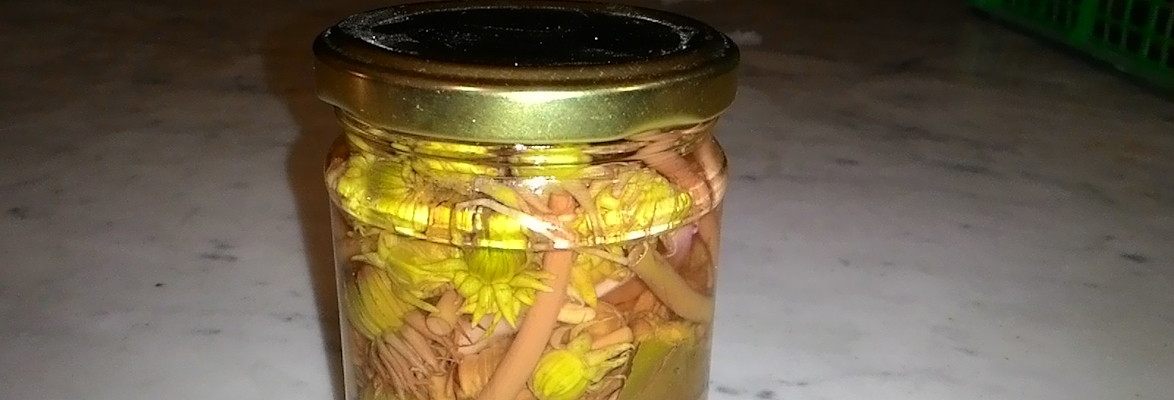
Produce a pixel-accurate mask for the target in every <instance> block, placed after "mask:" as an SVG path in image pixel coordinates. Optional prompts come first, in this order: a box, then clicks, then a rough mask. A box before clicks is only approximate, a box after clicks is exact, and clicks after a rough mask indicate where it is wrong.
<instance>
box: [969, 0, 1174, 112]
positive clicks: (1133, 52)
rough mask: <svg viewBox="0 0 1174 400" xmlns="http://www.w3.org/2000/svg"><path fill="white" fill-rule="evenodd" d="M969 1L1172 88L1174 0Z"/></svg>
mask: <svg viewBox="0 0 1174 400" xmlns="http://www.w3.org/2000/svg"><path fill="white" fill-rule="evenodd" d="M968 1H969V2H970V6H971V7H974V8H975V9H978V10H981V11H984V12H986V13H987V14H990V15H991V16H992V17H994V18H995V19H999V20H1002V21H1005V22H1008V23H1010V24H1012V25H1017V26H1020V27H1022V28H1026V29H1028V30H1030V31H1032V32H1035V33H1037V34H1040V35H1042V36H1045V37H1048V38H1051V39H1054V40H1058V41H1061V42H1063V43H1065V44H1067V45H1068V46H1070V47H1072V48H1074V49H1075V50H1077V51H1080V52H1083V53H1085V54H1088V55H1089V56H1092V57H1093V58H1096V59H1099V60H1102V61H1105V62H1108V63H1111V64H1113V65H1114V66H1116V67H1117V68H1118V69H1120V70H1121V71H1124V72H1125V73H1127V74H1130V75H1133V76H1136V77H1138V78H1141V79H1142V80H1144V81H1147V82H1149V83H1151V84H1153V85H1155V86H1158V87H1159V88H1162V89H1166V90H1172V89H1174V35H1171V29H1172V28H1174V0H968Z"/></svg>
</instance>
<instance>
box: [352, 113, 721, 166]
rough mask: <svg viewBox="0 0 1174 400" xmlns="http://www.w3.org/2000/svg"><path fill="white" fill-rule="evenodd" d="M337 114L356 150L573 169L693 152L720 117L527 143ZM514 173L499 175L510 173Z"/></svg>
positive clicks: (371, 152)
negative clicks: (618, 134)
mask: <svg viewBox="0 0 1174 400" xmlns="http://www.w3.org/2000/svg"><path fill="white" fill-rule="evenodd" d="M337 117H338V119H339V121H340V122H341V125H342V126H343V129H344V131H345V137H346V140H347V142H348V144H349V145H350V146H351V148H352V149H353V150H356V151H360V152H364V153H370V154H372V155H375V156H380V157H392V158H404V157H411V158H425V159H434V160H436V161H440V162H443V161H461V162H465V163H476V164H479V165H482V166H484V167H487V168H501V169H511V168H513V169H517V168H519V167H522V168H525V167H535V168H550V169H551V170H560V169H570V168H574V167H585V166H590V165H600V164H606V163H625V162H646V161H648V160H649V159H658V158H663V157H670V156H672V155H673V154H676V155H685V154H690V153H693V152H694V151H696V150H697V148H698V147H699V146H701V145H703V144H704V143H706V142H708V141H712V126H713V124H714V123H715V121H716V118H715V119H711V120H707V121H703V122H701V123H698V124H694V125H687V126H676V127H670V128H665V129H659V130H653V131H648V132H643V133H638V134H635V135H632V136H629V137H627V138H624V139H621V140H615V141H609V142H593V143H561V144H525V143H516V144H510V143H485V142H481V143H478V142H470V141H456V140H449V139H443V138H436V137H430V136H424V135H415V134H410V133H404V132H397V131H392V130H387V129H382V128H379V127H377V126H374V125H371V124H369V123H367V122H365V121H363V120H361V119H359V118H357V117H355V116H354V115H353V114H350V113H347V112H345V111H341V110H338V111H337ZM507 175H510V174H509V173H505V174H504V175H499V176H507Z"/></svg>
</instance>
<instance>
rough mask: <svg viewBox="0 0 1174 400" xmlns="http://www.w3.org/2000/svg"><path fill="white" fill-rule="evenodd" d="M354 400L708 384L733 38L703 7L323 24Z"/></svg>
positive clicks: (648, 397) (487, 11) (495, 12)
mask: <svg viewBox="0 0 1174 400" xmlns="http://www.w3.org/2000/svg"><path fill="white" fill-rule="evenodd" d="M314 50H315V54H316V56H317V63H316V66H315V71H316V76H317V79H318V84H319V95H320V97H321V98H322V99H323V100H324V101H326V102H328V103H329V104H331V105H333V106H334V107H335V109H336V112H337V116H338V120H339V121H340V123H341V125H342V127H343V132H344V133H343V135H342V136H341V137H340V138H339V139H338V141H337V142H336V144H335V146H334V147H333V149H332V150H331V152H330V155H329V158H328V161H327V166H326V171H325V178H326V182H327V187H328V188H329V191H330V193H329V194H330V198H331V200H332V209H333V218H334V238H335V249H336V259H337V271H338V293H339V307H340V315H341V323H342V332H343V333H342V339H343V349H344V352H343V353H344V354H343V359H344V373H345V375H346V377H345V380H344V381H345V385H346V390H345V392H346V396H347V397H346V398H347V399H380V400H382V399H387V400H515V399H539V400H615V399H619V400H693V399H704V398H705V397H706V389H707V381H708V369H709V356H710V343H711V338H712V332H713V330H712V321H713V312H714V282H715V272H716V260H717V254H718V237H719V227H718V225H719V219H720V210H721V207H720V206H721V200H722V196H723V193H724V191H725V182H726V160H725V156H724V154H723V152H722V150H721V149H720V147H719V145H718V143H717V142H716V141H715V139H714V137H713V134H712V132H713V127H714V125H715V123H716V121H717V119H718V117H719V116H720V114H721V113H722V112H723V111H724V110H725V109H726V107H728V106H729V104H730V103H731V101H732V100H733V97H734V94H735V90H736V87H737V85H736V77H735V69H736V66H737V62H738V51H737V48H736V47H735V45H734V44H733V42H732V41H730V40H729V38H727V37H726V36H724V35H722V34H721V33H720V32H718V31H716V30H715V29H713V28H711V27H709V26H707V25H705V24H703V23H701V22H698V21H696V20H693V19H689V18H685V17H682V16H679V15H675V14H670V13H664V12H660V11H654V10H649V9H643V8H633V7H626V6H616V5H603V4H594V3H578V2H550V1H536V2H526V1H519V2H500V1H457V2H429V3H417V4H409V5H402V6H395V7H390V8H384V9H379V10H374V11H370V12H366V13H362V14H357V15H354V16H351V17H349V18H347V19H345V20H343V21H341V22H339V23H338V24H337V25H335V26H333V27H331V28H329V29H328V30H326V31H325V32H323V33H322V34H321V35H320V36H319V37H318V39H317V40H316V41H315V44H314Z"/></svg>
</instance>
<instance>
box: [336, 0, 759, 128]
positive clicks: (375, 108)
mask: <svg viewBox="0 0 1174 400" xmlns="http://www.w3.org/2000/svg"><path fill="white" fill-rule="evenodd" d="M314 53H315V55H316V56H317V62H316V64H315V75H316V77H317V81H318V94H319V97H320V98H322V99H323V100H324V101H326V102H327V103H330V104H332V105H334V106H336V107H338V108H339V109H341V110H343V111H345V112H347V113H351V114H353V115H354V116H355V117H357V118H359V119H361V120H363V121H366V122H368V123H370V124H372V125H375V126H379V127H381V128H385V129H389V130H395V131H400V132H404V133H412V134H419V135H426V136H431V137H439V138H447V139H455V140H466V141H476V142H495V143H503V142H504V143H526V144H537V143H566V142H600V141H609V140H615V139H619V138H623V137H625V136H628V135H631V134H633V133H637V132H642V131H647V130H650V129H659V128H664V127H669V126H676V125H683V124H690V123H696V122H700V121H704V120H707V119H710V118H713V117H715V116H717V115H718V114H720V113H721V112H722V111H724V110H725V109H726V108H727V107H728V106H729V105H730V103H731V102H732V101H733V99H734V94H735V91H736V89H737V82H736V75H735V74H736V68H737V63H738V49H737V46H736V45H735V44H734V43H733V41H731V40H730V39H729V38H728V37H726V36H725V35H723V34H722V33H721V32H719V31H717V30H716V29H714V28H712V27H710V26H708V25H706V24H704V23H702V22H700V21H697V20H694V19H691V18H687V17H684V16H680V15H676V14H672V13H668V12H663V11H656V10H651V9H645V8H638V7H629V6H620V5H612V4H599V3H588V2H574V1H482V0H471V1H470V0H464V1H440V2H425V3H415V4H408V5H401V6H394V7H388V8H383V9H377V10H373V11H369V12H365V13H361V14H356V15H352V16H350V17H348V18H346V19H344V20H343V21H341V22H339V23H338V24H337V25H335V26H333V27H331V28H329V29H327V30H326V31H325V32H323V33H322V34H321V35H319V36H318V38H317V40H315V42H314Z"/></svg>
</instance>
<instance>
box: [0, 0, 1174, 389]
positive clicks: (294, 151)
mask: <svg viewBox="0 0 1174 400" xmlns="http://www.w3.org/2000/svg"><path fill="white" fill-rule="evenodd" d="M170 3H172V2H158V1H156V2H147V1H130V0H108V1H89V2H80V1H72V2H71V1H65V0H37V1H28V0H10V1H6V2H3V3H0V32H2V34H0V48H2V49H4V52H3V56H2V57H0V211H3V212H2V213H0V399H5V400H9V399H11V400H41V399H44V400H69V399H87V400H126V399H160V398H167V399H176V400H188V399H191V400H196V399H199V400H207V399H226V400H238V399H306V400H310V399H330V398H332V396H334V395H335V390H334V385H335V382H333V380H332V376H334V374H336V373H337V366H338V362H337V361H336V356H335V353H336V352H337V348H336V347H337V343H336V340H334V339H333V333H334V332H335V330H336V327H335V314H334V313H335V310H334V298H333V296H334V293H333V290H332V286H331V281H330V279H331V277H330V272H329V266H328V264H329V242H328V233H327V215H326V212H325V202H324V200H323V197H322V191H323V189H322V187H321V184H320V183H319V165H320V160H321V156H322V152H323V150H324V148H325V146H326V143H327V141H329V140H330V138H331V137H332V136H333V135H334V134H336V133H337V130H336V128H335V127H334V123H333V121H332V120H331V115H330V111H329V110H328V109H327V108H326V107H325V106H324V105H322V104H321V103H319V102H318V101H317V100H316V99H315V98H314V97H313V95H312V93H311V86H310V85H311V82H310V80H309V68H308V67H309V48H308V46H309V43H310V40H311V39H312V37H313V35H314V34H315V33H317V31H318V30H320V29H321V28H323V27H325V26H326V25H328V24H329V23H331V22H333V21H335V20H337V19H338V18H341V17H342V16H344V15H345V14H347V13H349V12H353V11H357V10H362V9H367V8H371V7H373V6H376V5H379V4H381V3H379V2H376V1H317V2H313V1H296V0H285V1H271V0H248V1H246V2H245V3H239V4H238V3H232V2H229V1H226V0H215V1H206V2H194V1H193V2H183V3H181V4H175V5H173V4H170ZM177 3H178V2H177ZM873 3H876V4H873ZM922 3H926V5H918V4H917V2H914V1H910V0H899V1H892V2H866V1H863V0H859V1H830V2H825V1H817V0H791V1H765V0H763V1H752V0H715V1H710V2H692V1H664V2H663V4H662V3H660V2H652V1H647V2H644V4H651V5H657V6H663V7H666V8H668V9H670V10H675V11H680V12H684V13H688V14H691V15H694V16H697V17H699V18H702V19H704V20H706V21H709V22H711V23H713V24H714V25H716V26H718V27H720V28H721V29H723V30H726V31H729V32H740V33H739V35H741V37H743V38H750V39H747V40H749V42H747V43H748V45H747V46H746V47H745V48H744V65H745V68H744V71H745V78H744V85H743V87H742V91H741V95H740V99H739V100H738V102H737V104H736V105H735V107H734V108H733V109H732V110H731V111H730V113H729V116H728V118H727V119H726V120H725V122H724V123H723V133H722V139H723V141H724V143H725V144H726V147H727V150H728V152H729V154H730V155H731V159H732V160H733V165H732V169H733V177H732V182H731V185H730V193H729V196H728V203H727V206H726V210H727V211H726V217H725V224H726V229H725V240H724V245H723V249H722V251H723V254H722V268H723V269H722V275H721V278H722V280H721V282H720V283H721V289H720V306H719V313H720V314H719V315H720V316H719V320H718V323H719V325H720V326H719V328H718V331H717V332H718V333H717V343H716V345H715V349H714V350H715V361H714V366H713V372H712V379H713V384H712V392H711V396H710V398H711V399H713V400H727V399H768V400H769V399H786V400H807V399H811V400H815V399H837V400H838V399H844V400H849V399H874V400H889V399H893V400H896V399H934V400H936V399H956V400H968V399H1008V400H1011V399H1015V400H1020V399H1024V400H1026V399H1065V400H1083V399H1087V400H1125V399H1165V400H1168V399H1171V398H1174V343H1172V341H1174V246H1172V245H1171V244H1172V243H1174V161H1171V160H1172V156H1171V154H1174V106H1172V104H1171V103H1170V102H1168V101H1166V100H1163V99H1160V98H1157V97H1154V96H1152V95H1151V94H1147V93H1144V92H1142V91H1140V90H1138V88H1137V87H1136V86H1133V85H1131V84H1129V83H1126V82H1123V81H1122V80H1121V79H1119V78H1118V77H1115V76H1111V75H1106V74H1104V73H1103V71H1101V70H1098V69H1096V68H1093V67H1090V66H1089V65H1088V64H1087V63H1083V62H1081V61H1077V60H1074V59H1073V58H1071V57H1070V56H1068V55H1066V54H1061V53H1057V52H1055V51H1053V50H1051V49H1048V48H1046V47H1044V46H1041V45H1040V44H1039V43H1038V42H1036V41H1034V40H1030V39H1026V38H1024V37H1022V36H1020V35H1016V34H1013V33H1009V32H1007V31H1004V30H1002V29H1001V28H998V27H996V26H993V25H991V24H989V23H985V22H982V21H980V20H977V19H975V18H973V17H972V16H970V15H967V14H966V13H965V12H964V10H963V8H962V7H961V6H960V5H959V4H954V3H961V2H960V1H955V2H934V1H923V2H922ZM750 33H753V34H756V35H757V36H756V37H757V40H755V36H754V35H750ZM755 42H757V43H755ZM649 400H654V399H649ZM672 400H677V399H672Z"/></svg>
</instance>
